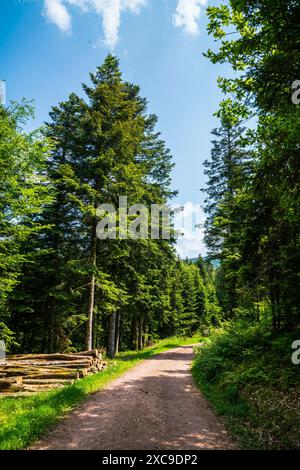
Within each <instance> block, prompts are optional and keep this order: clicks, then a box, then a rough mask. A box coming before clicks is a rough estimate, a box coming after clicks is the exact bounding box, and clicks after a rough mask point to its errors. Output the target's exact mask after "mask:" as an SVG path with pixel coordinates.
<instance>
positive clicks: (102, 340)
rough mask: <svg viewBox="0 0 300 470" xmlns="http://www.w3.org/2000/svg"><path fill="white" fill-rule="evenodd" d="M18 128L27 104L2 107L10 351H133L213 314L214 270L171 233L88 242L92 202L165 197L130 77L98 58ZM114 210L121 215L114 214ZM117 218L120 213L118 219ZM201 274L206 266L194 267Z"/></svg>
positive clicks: (151, 119) (5, 330) (151, 135)
mask: <svg viewBox="0 0 300 470" xmlns="http://www.w3.org/2000/svg"><path fill="white" fill-rule="evenodd" d="M91 83H92V85H91V86H87V85H84V87H83V88H84V92H85V94H86V100H84V99H82V98H80V97H78V96H77V95H75V94H71V95H70V97H69V98H68V100H67V101H65V102H63V103H60V104H59V105H58V106H55V107H53V109H52V111H51V112H50V117H51V121H50V122H49V123H47V124H46V125H45V127H44V128H43V129H41V130H40V131H39V132H36V133H31V134H26V133H24V131H22V125H23V124H24V122H25V120H26V119H27V118H29V117H30V113H31V112H32V109H31V107H30V104H29V103H23V104H22V105H17V104H16V103H13V104H12V106H11V107H10V108H8V109H4V108H2V110H1V139H0V142H1V143H0V145H1V205H2V207H1V241H0V243H1V284H0V292H1V336H2V338H3V339H5V340H6V343H7V346H8V348H9V350H10V351H21V352H48V353H51V352H54V351H60V352H63V351H75V350H80V349H81V350H82V349H83V348H84V347H86V348H87V349H92V348H93V347H103V346H105V347H106V348H107V351H108V354H109V355H110V356H114V355H115V353H116V352H117V351H118V350H119V349H120V350H124V349H141V348H142V347H143V346H144V345H147V344H152V343H153V342H154V341H155V340H156V339H158V338H160V337H167V336H172V335H178V334H179V335H192V334H193V333H195V332H196V331H198V330H199V328H200V327H201V326H204V325H205V324H209V322H210V319H211V317H217V315H218V312H219V308H218V306H217V299H216V295H215V288H214V286H213V277H214V272H213V269H212V267H211V266H210V264H209V263H205V262H204V261H203V260H202V259H201V258H199V263H200V264H199V267H198V265H197V263H196V264H189V263H185V262H182V261H180V260H179V259H178V257H177V256H176V253H175V250H174V240H153V239H151V237H150V236H149V238H148V239H143V238H138V239H137V240H131V239H122V233H121V229H120V224H118V229H117V231H118V234H117V235H118V236H117V237H116V239H113V240H111V239H107V240H99V239H98V237H97V234H96V227H97V222H98V220H99V217H98V215H97V208H98V206H99V205H100V204H101V203H105V204H114V206H115V207H117V205H118V199H119V196H126V197H127V199H128V205H130V206H132V205H134V204H135V203H143V204H145V205H146V206H147V207H148V206H150V205H151V204H154V203H157V204H162V203H166V202H167V201H168V200H169V199H170V197H172V195H173V194H174V193H173V192H172V190H171V189H170V171H171V169H172V162H171V156H170V153H169V151H168V149H167V148H166V146H165V143H164V142H163V141H162V140H161V138H160V134H159V133H158V132H157V131H156V129H155V127H156V121H157V119H156V117H155V116H153V115H148V114H147V102H146V100H144V99H143V98H141V97H140V96H139V89H138V87H137V86H135V85H132V84H130V83H127V82H124V81H123V80H122V77H121V72H120V70H119V65H118V61H117V59H116V58H115V57H113V56H111V55H110V56H108V57H107V59H106V60H105V62H104V64H103V65H102V66H100V67H99V68H98V69H97V70H96V72H95V73H93V74H91ZM119 217H121V216H119ZM118 222H119V221H118ZM204 274H205V276H204Z"/></svg>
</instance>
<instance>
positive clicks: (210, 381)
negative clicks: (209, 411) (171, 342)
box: [193, 322, 300, 449]
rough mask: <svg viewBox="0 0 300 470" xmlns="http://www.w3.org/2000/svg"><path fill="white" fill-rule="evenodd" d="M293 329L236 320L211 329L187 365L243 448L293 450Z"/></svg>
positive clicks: (297, 385)
mask: <svg viewBox="0 0 300 470" xmlns="http://www.w3.org/2000/svg"><path fill="white" fill-rule="evenodd" d="M298 334H299V331H298V332H294V333H285V334H282V333H270V331H269V328H268V327H266V326H264V327H263V326H260V325H258V324H252V325H250V326H249V325H248V324H247V323H246V322H238V323H233V322H230V323H229V324H227V325H225V326H224V327H223V328H222V329H219V330H216V331H214V333H213V334H212V336H211V338H210V339H209V341H207V342H206V343H205V345H204V346H203V347H201V348H199V350H198V353H197V357H196V360H195V362H194V364H193V375H194V377H195V380H196V382H197V383H198V384H199V386H200V387H201V389H202V390H203V391H204V393H205V395H206V396H207V398H208V399H209V400H211V401H212V403H213V405H214V407H215V408H216V410H217V411H218V412H219V413H221V414H223V415H224V417H225V419H226V422H227V425H228V427H229V429H230V431H231V432H232V434H233V435H234V437H235V438H236V439H237V441H238V442H239V443H240V445H241V446H242V447H245V448H264V449H266V448H267V449H295V448H299V424H300V415H299V412H298V411H299V408H298V407H297V405H296V402H297V398H296V397H297V396H299V390H300V380H299V373H298V372H299V371H298V367H299V366H296V365H294V364H293V363H292V361H291V354H292V348H291V345H292V342H293V341H294V340H295V339H296V338H297V337H298Z"/></svg>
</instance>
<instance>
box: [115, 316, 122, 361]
mask: <svg viewBox="0 0 300 470" xmlns="http://www.w3.org/2000/svg"><path fill="white" fill-rule="evenodd" d="M120 323H121V314H120V313H117V319H116V345H115V354H118V352H119V345H120Z"/></svg>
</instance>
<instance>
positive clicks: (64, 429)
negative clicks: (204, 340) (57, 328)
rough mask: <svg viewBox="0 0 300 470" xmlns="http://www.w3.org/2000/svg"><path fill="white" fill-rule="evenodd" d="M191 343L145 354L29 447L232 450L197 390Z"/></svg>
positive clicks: (231, 445)
mask: <svg viewBox="0 0 300 470" xmlns="http://www.w3.org/2000/svg"><path fill="white" fill-rule="evenodd" d="M193 358H194V351H193V347H192V346H183V347H179V348H176V349H172V350H170V351H166V352H163V353H161V354H159V355H157V356H154V357H152V358H149V359H147V360H145V361H143V362H141V363H140V364H138V365H137V366H135V367H134V368H133V369H131V370H129V371H127V372H126V373H125V374H124V375H122V376H121V377H119V378H117V379H116V380H114V381H113V382H111V383H110V384H109V385H108V386H106V388H105V389H104V390H102V391H100V392H97V393H94V394H93V395H91V396H90V397H89V398H88V399H87V400H86V401H85V402H84V403H83V404H82V405H80V406H79V407H78V408H76V409H75V410H74V411H72V412H71V413H70V414H68V415H67V416H66V417H65V418H63V419H62V420H61V421H60V423H59V424H58V425H57V427H56V428H54V429H53V430H52V431H51V432H50V433H49V434H47V435H46V436H45V437H43V438H42V439H41V440H40V441H39V442H38V443H37V444H35V446H34V447H32V448H33V449H43V450H45V449H51V450H52V449H94V450H99V449H104V450H105V449H110V450H115V449H120V450H137V449H142V450H144V449H145V450H156V449H168V450H173V449H180V450H189V449H232V448H234V444H233V442H232V441H231V439H230V438H229V436H228V435H227V432H226V431H225V428H224V427H223V425H222V424H221V422H220V421H219V419H218V418H216V416H215V414H214V412H213V411H212V409H211V408H210V406H209V404H208V402H207V401H206V399H205V398H203V397H202V395H201V394H200V393H199V391H198V389H197V388H196V386H195V384H194V381H193V378H192V375H191V372H190V368H191V363H192V361H193Z"/></svg>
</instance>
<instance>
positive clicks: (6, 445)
mask: <svg viewBox="0 0 300 470" xmlns="http://www.w3.org/2000/svg"><path fill="white" fill-rule="evenodd" d="M199 341H200V338H199V337H194V338H168V339H165V340H161V341H159V342H158V343H157V344H155V345H154V346H152V347H150V348H147V349H144V350H142V351H129V352H126V353H120V354H119V355H118V356H117V358H116V359H115V360H114V361H109V363H108V368H107V369H106V370H104V371H103V372H100V373H98V374H95V375H91V376H89V377H86V378H84V379H81V380H78V381H77V382H75V384H74V385H70V386H66V387H63V388H61V389H59V390H54V391H51V392H44V393H39V394H36V395H33V396H30V397H20V398H6V397H5V398H1V399H0V450H17V449H24V448H26V447H28V446H29V445H30V444H32V443H33V442H34V441H35V440H37V439H38V438H39V437H41V436H42V435H43V434H44V433H45V432H46V431H47V430H49V429H50V428H51V427H52V426H53V425H55V424H56V423H57V422H58V420H59V419H60V418H61V417H62V416H63V415H64V414H65V413H67V412H70V411H71V410H72V409H73V408H74V407H75V406H76V405H78V404H80V403H82V402H83V401H84V400H85V398H86V397H87V396H88V395H90V394H91V393H94V392H96V391H98V390H101V389H103V388H104V387H105V386H106V385H107V384H108V383H109V382H111V381H112V380H114V379H116V378H117V377H119V376H120V375H122V374H123V373H124V372H126V371H127V370H128V369H130V368H132V367H133V366H135V365H136V364H137V363H138V362H140V361H142V360H144V359H147V358H150V357H151V356H154V355H156V354H159V353H160V352H163V351H165V350H168V349H172V348H175V347H177V346H184V345H189V344H193V343H196V342H199Z"/></svg>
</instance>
